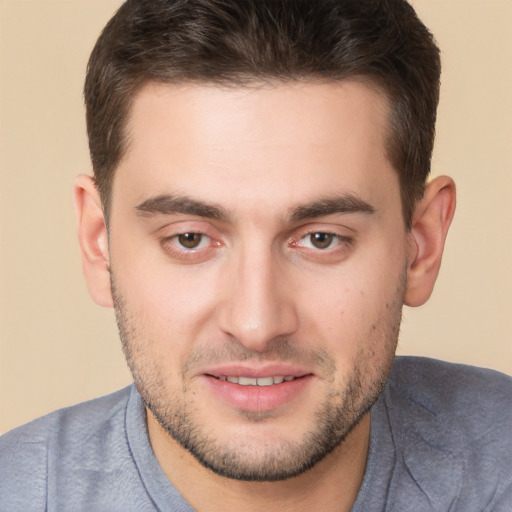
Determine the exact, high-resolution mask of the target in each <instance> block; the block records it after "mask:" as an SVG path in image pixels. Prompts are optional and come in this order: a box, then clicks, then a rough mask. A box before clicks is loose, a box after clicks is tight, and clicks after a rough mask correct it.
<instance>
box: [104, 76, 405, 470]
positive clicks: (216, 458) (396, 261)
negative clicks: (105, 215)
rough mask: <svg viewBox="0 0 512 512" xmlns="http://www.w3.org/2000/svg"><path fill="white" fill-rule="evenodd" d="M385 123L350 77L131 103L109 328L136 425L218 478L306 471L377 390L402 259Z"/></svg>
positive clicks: (120, 174) (116, 203) (376, 103)
mask: <svg viewBox="0 0 512 512" xmlns="http://www.w3.org/2000/svg"><path fill="white" fill-rule="evenodd" d="M387 115H388V106H387V102H386V100H385V98H384V96H383V95H382V94H380V93H378V92H377V91H376V90H375V89H371V88H369V87H367V86H365V85H364V84H362V83H358V82H350V81H346V82H340V83H332V84H308V83H298V84H282V85H276V86H261V87H253V88H245V89H237V88H235V89H221V88H218V87H213V86H192V85H184V86H164V85H150V86H147V87H145V88H144V89H143V90H142V91H141V92H140V93H139V94H138V95H137V96H136V98H135V101H134V104H133V107H132V112H131V118H130V122H129V125H128V140H129V144H128V149H127V153H126V155H125V157H124V159H123V160H122V162H121V163H120V165H119V167H118V169H117V171H116V175H115V179H114V185H113V195H112V210H111V224H110V246H109V248H110V264H111V273H112V274H111V275H112V280H113V281H112V288H113V293H114V299H115V306H116V313H117V317H118V323H119V326H120V331H121V336H122V339H123V344H124V348H125V352H126V355H127V359H128V362H129V365H130V367H131V370H132V372H133V374H134V378H135V382H136V384H137V387H138V389H139V391H140V393H141V395H142V397H143V399H144V401H145V403H146V405H147V406H148V408H149V409H150V410H151V411H152V413H149V414H148V421H149V422H151V421H155V420H154V417H156V418H157V419H158V421H159V422H160V424H161V425H162V426H164V427H165V429H166V430H167V432H169V433H170V434H171V436H172V437H173V438H174V439H176V440H177V441H178V442H179V443H180V444H181V445H183V446H185V447H186V448H187V449H188V450H190V451H191V452H192V453H193V454H194V455H195V456H196V457H197V458H198V460H199V461H200V462H202V464H203V465H205V466H207V467H210V468H211V469H213V470H214V471H216V472H218V473H219V474H222V475H225V476H229V477H233V478H241V479H253V480H276V479H280V478H285V477H289V476H291V475H294V474H298V473H300V472H302V471H304V470H305V469H307V468H309V467H311V466H312V465H313V464H314V463H315V462H317V461H318V460H320V459H321V458H323V457H324V456H325V455H326V454H327V453H329V452H330V451H331V450H332V449H333V448H334V447H336V446H337V445H339V444H340V442H341V441H342V440H343V439H344V437H345V436H346V435H347V433H348V432H349V431H350V430H351V429H352V428H353V427H354V426H355V425H356V424H357V423H358V421H359V420H360V418H361V417H362V416H363V415H364V414H365V413H366V412H367V410H368V408H369V407H370V406H371V404H372V403H373V402H374V400H375V399H376V397H377V396H378V394H379V393H380V391H381V389H382V386H383V384H384V382H385V380H386V377H387V375H388V372H389V369H390V365H391V363H392V359H393V355H394V351H395V347H396V342H397V337H398V330H399V324H400V318H401V309H402V304H403V297H404V288H405V268H406V254H407V249H406V248H407V244H406V232H405V228H404V222H403V218H402V213H401V211H402V210H401V204H400V190H399V182H398V176H397V174H396V172H395V171H394V170H393V169H392V168H391V165H390V163H389V162H388V160H387V158H386V152H385V133H386V122H387ZM169 439H170V438H169ZM171 442H174V441H171Z"/></svg>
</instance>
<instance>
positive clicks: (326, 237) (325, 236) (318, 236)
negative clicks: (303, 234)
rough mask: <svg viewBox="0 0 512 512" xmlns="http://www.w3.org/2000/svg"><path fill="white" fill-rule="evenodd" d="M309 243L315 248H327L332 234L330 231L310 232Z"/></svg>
mask: <svg viewBox="0 0 512 512" xmlns="http://www.w3.org/2000/svg"><path fill="white" fill-rule="evenodd" d="M309 239H310V241H311V245H312V246H313V247H314V248H316V249H327V248H328V247H330V246H331V244H332V242H333V240H334V235H333V234H331V233H311V234H310V235H309Z"/></svg>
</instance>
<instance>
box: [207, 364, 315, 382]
mask: <svg viewBox="0 0 512 512" xmlns="http://www.w3.org/2000/svg"><path fill="white" fill-rule="evenodd" d="M311 373H312V372H311V370H308V369H305V368H304V367H300V366H295V365H288V364H283V363H279V364H272V365H265V366H261V367H256V366H248V365H244V364H227V365H218V366H214V367H211V368H206V369H204V370H203V371H202V372H201V374H203V375H212V376H213V377H220V376H229V377H249V378H253V379H259V378H263V377H276V376H283V377H287V376H293V377H303V376H304V375H309V374H311Z"/></svg>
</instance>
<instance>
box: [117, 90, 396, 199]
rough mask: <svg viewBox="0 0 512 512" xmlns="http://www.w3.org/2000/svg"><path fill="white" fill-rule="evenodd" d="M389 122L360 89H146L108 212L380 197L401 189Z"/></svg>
mask: <svg viewBox="0 0 512 512" xmlns="http://www.w3.org/2000/svg"><path fill="white" fill-rule="evenodd" d="M388 116H389V107H388V103H387V99H386V96H385V95H384V94H383V93H382V92H380V91H379V90H377V89H376V88H374V87H370V86H368V85H366V84H364V83H362V82H358V81H348V80H347V81H342V82H333V83H301V82H297V83H283V84H272V85H268V84H267V85H263V84H261V85H253V86H251V87H240V88H237V87H231V88H221V87H219V86H213V85H191V84H183V85H162V84H153V83H151V84H148V85H146V86H145V87H144V88H143V89H142V90H141V91H139V93H138V94H137V95H136V96H135V98H134V101H133V104H132V108H131V112H130V116H129V121H128V126H127V141H128V145H127V150H126V153H125V156H124V158H123V159H122V161H121V163H120V165H119V168H118V170H117V172H116V176H115V179H114V188H113V203H114V202H115V201H116V196H117V197H118V198H119V195H120V194H121V193H122V194H123V196H124V195H126V194H131V195H132V196H133V202H136V203H137V204H138V203H140V202H141V201H143V200H144V199H146V198H147V197H150V196H156V195H159V194H166V193H167V194H168V193H180V194H186V195H194V196H198V197H199V198H200V199H204V200H210V201H216V202H221V203H223V204H226V202H229V201H230V200H231V201H232V202H233V205H232V206H233V207H234V208H236V207H240V202H241V201H244V200H245V201H247V202H248V203H249V202H251V201H254V200H255V199H258V198H259V199H260V200H261V201H264V200H265V199H268V200H269V201H270V197H272V200H279V201H281V202H290V203H292V202H294V201H295V202H298V201H302V200H311V199H314V198H315V196H325V195H326V192H327V191H329V190H330V192H331V193H338V192H339V193H343V192H345V191H347V190H349V191H351V192H355V193H358V194H359V193H366V194H371V193H372V189H378V188H379V187H380V188H382V187H384V189H383V190H385V189H386V187H388V186H391V185H392V186H396V185H397V183H398V182H397V176H396V173H395V172H394V171H393V170H392V169H391V166H390V163H389V161H388V159H387V156H386V150H385V142H386V141H385V137H386V133H387V129H386V128H387V124H388ZM386 181H387V182H388V183H386ZM338 189H339V190H338ZM229 194H231V196H229ZM305 194H306V195H307V194H309V195H310V196H311V197H309V198H306V197H302V196H304V195H305ZM230 197H231V199H229V198H230ZM226 207H230V205H229V204H226Z"/></svg>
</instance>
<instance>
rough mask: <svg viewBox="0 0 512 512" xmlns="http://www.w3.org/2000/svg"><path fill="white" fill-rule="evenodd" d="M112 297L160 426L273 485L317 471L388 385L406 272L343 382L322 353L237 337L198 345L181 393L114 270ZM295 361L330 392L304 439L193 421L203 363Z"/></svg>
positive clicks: (265, 416) (208, 456)
mask: <svg viewBox="0 0 512 512" xmlns="http://www.w3.org/2000/svg"><path fill="white" fill-rule="evenodd" d="M111 283H112V296H113V300H114V308H115V312H116V320H117V324H118V328H119V333H120V338H121V341H122V346H123V352H124V354H125V357H126V360H127V363H128V366H129V368H130V370H131V372H132V375H133V378H134V382H135V384H136V386H137V389H138V391H139V393H140V395H141V397H142V400H143V402H144V404H145V406H146V407H147V408H148V409H149V410H150V411H151V413H152V414H153V415H154V416H155V418H156V419H157V420H158V422H159V423H160V425H161V426H162V427H163V429H164V430H165V431H166V432H167V433H168V434H169V435H170V436H171V437H172V438H173V439H174V440H175V441H176V442H177V443H179V444H180V445H181V446H182V447H183V448H185V449H186V450H188V451H189V452H190V453H191V454H192V455H193V456H194V457H195V458H196V459H197V461H199V463H201V464H202V465H203V466H204V467H206V468H208V469H210V470H211V471H213V472H214V473H216V474H218V475H220V476H223V477H227V478H231V479H236V480H243V481H256V482H265V481H267V482H269V481H278V480H284V479H288V478H291V477H294V476H297V475H300V474H301V473H304V472H305V471H307V470H308V469H310V468H312V467H313V466H314V465H315V464H317V463H318V462H319V461H321V460H322V459H324V458H325V457H326V456H327V455H328V454H329V453H331V452H332V451H333V450H334V449H335V448H337V447H339V446H340V445H342V443H343V441H344V440H345V438H346V437H347V435H348V434H349V433H350V432H351V431H352V430H353V429H354V427H356V425H358V423H359V422H360V421H361V419H362V418H363V417H364V416H365V415H366V414H367V413H368V411H369V410H370V408H371V407H372V405H373V404H374V403H375V401H376V400H377V398H378V397H379V395H380V394H381V392H382V390H383V389H384V387H385V384H386V381H387V377H388V375H389V372H390V370H391V366H392V362H393V359H394V353H395V349H396V344H397V340H398V334H399V329H400V323H401V313H402V305H403V298H404V293H405V274H403V275H402V276H401V279H400V280H399V284H398V286H397V289H396V291H395V293H394V295H393V296H392V297H391V300H390V301H389V302H387V303H386V304H385V307H383V308H382V312H381V313H380V315H379V316H378V318H377V319H376V320H375V321H374V322H373V323H371V324H370V325H368V330H367V336H368V337H369V342H368V339H366V340H364V342H362V343H361V347H366V348H362V349H360V351H359V352H358V354H357V357H356V360H355V363H354V366H353V368H352V371H351V374H350V375H349V376H345V379H344V381H343V382H341V381H340V378H339V375H338V370H337V368H336V364H335V361H334V359H333V358H332V357H331V356H330V355H329V353H328V352H327V351H325V350H323V349H316V350H315V349H308V350H306V349H303V348H299V347H298V346H297V344H295V343H294V340H293V339H289V338H284V339H283V338H277V339H275V340H271V341H270V342H269V343H268V349H267V350H266V351H265V352H264V353H260V352H258V353H256V352H252V351H250V350H249V349H247V348H246V347H244V346H243V345H242V344H241V343H240V342H238V341H237V340H233V339H230V340H227V341H226V342H225V343H224V345H222V346H221V347H220V348H219V347H217V346H216V348H215V349H212V348H211V347H210V348H208V347H205V346H198V347H196V348H195V349H193V350H192V351H191V353H190V355H189V356H188V357H187V359H186V361H184V363H183V364H182V366H181V368H180V374H181V378H182V388H181V389H179V390H176V389H175V390H172V391H170V390H169V387H168V386H166V384H165V379H164V375H163V369H162V368H161V367H159V365H158V361H155V360H154V357H153V358H151V356H150V351H149V350H148V347H150V346H151V345H152V344H155V343H157V340H151V339H147V337H146V336H144V332H143V329H142V328H141V327H142V326H141V324H140V322H139V321H138V317H137V315H136V314H135V313H134V312H132V310H131V308H130V306H129V304H128V303H127V301H126V299H125V296H124V294H123V293H122V292H121V291H120V290H119V288H118V287H117V286H116V280H115V278H114V273H113V272H112V271H111ZM262 360H268V361H273V362H277V361H279V362H291V363H294V364H297V363H299V364H306V365H309V367H312V366H313V367H314V368H315V373H317V374H320V375H321V376H322V378H323V380H324V381H325V382H326V383H328V385H329V391H328V392H327V393H326V395H325V396H324V397H323V399H322V400H321V401H320V403H318V404H317V406H316V409H315V411H314V422H313V424H312V426H311V428H310V429H309V430H307V431H305V432H304V434H303V435H302V439H301V440H300V441H290V440H288V439H285V438H279V439H275V438H272V439H268V438H263V439H262V438H259V439H258V441H257V442H256V443H255V441H254V440H252V439H244V438H237V439H233V440H221V439H218V438H217V437H216V436H215V435H214V434H212V433H211V431H210V430H209V429H208V425H206V424H203V423H201V422H200V421H198V419H197V418H196V414H195V410H196V406H195V405H194V403H193V400H191V399H190V396H191V390H190V377H191V375H192V374H193V373H194V371H193V370H194V369H195V368H198V367H200V366H201V365H205V364H206V363H216V362H221V363H226V362H242V361H254V362H256V361H262ZM242 414H244V416H245V420H246V421H247V422H249V423H260V424H262V425H265V422H267V421H271V420H272V416H273V414H274V413H273V412H272V411H270V412H261V413H259V412H247V411H246V412H244V413H242Z"/></svg>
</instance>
